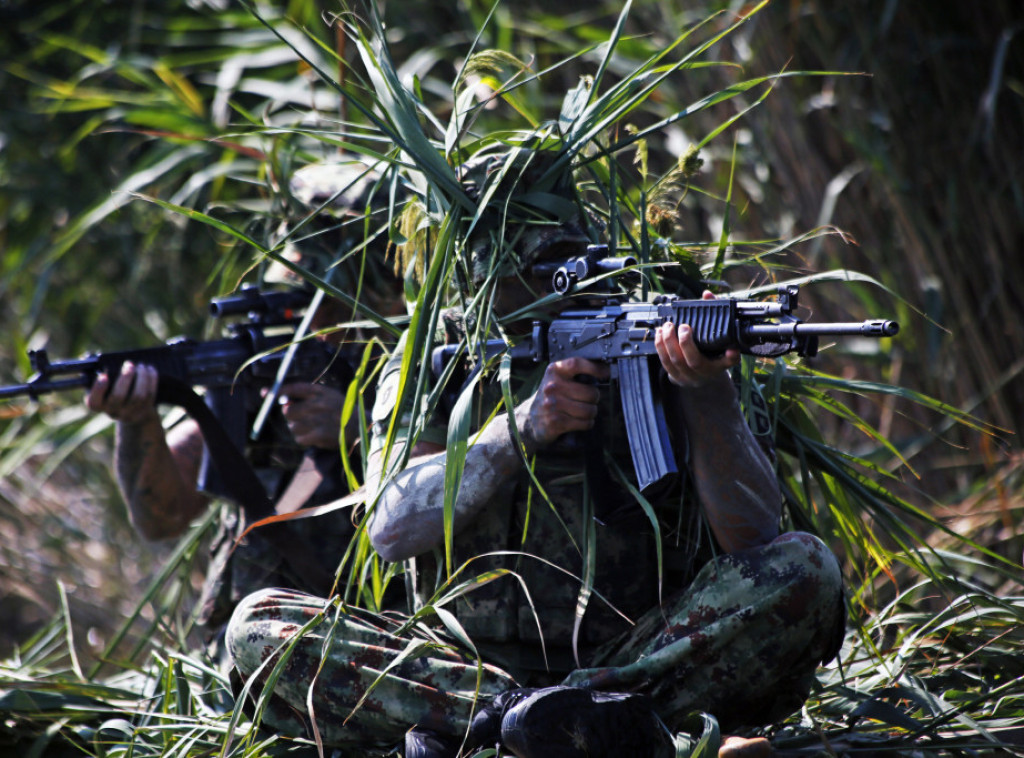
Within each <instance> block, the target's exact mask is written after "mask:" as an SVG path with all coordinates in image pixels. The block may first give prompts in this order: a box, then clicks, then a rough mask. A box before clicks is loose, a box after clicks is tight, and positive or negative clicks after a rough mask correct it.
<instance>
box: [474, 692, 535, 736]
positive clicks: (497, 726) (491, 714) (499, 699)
mask: <svg viewBox="0 0 1024 758" xmlns="http://www.w3.org/2000/svg"><path fill="white" fill-rule="evenodd" d="M536 691H537V690H536V689H531V688H528V687H519V688H516V689H511V690H506V691H505V692H502V693H499V694H498V695H496V696H495V697H494V699H493V700H492V701H491V702H490V703H488V704H487V705H485V706H484V707H483V708H481V709H480V710H479V711H477V713H476V715H475V716H474V717H473V723H472V725H471V726H470V727H469V739H468V742H469V744H471V745H473V746H474V747H484V748H487V747H494V746H495V745H497V744H498V743H500V742H501V722H502V720H503V719H504V718H505V714H506V713H508V712H509V709H511V708H512V707H514V706H515V705H517V704H518V703H520V702H522V701H523V700H525V699H526V698H528V697H529V696H530V695H532V694H533V693H534V692H536Z"/></svg>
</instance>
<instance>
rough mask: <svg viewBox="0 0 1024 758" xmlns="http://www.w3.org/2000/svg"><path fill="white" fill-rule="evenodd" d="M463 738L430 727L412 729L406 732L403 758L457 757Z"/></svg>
mask: <svg viewBox="0 0 1024 758" xmlns="http://www.w3.org/2000/svg"><path fill="white" fill-rule="evenodd" d="M460 743H461V740H457V739H455V738H454V737H451V736H448V735H443V734H438V733H437V732H434V731H431V730H429V729H417V728H413V729H410V730H409V731H408V732H406V733H405V751H404V752H403V753H402V755H403V758H455V756H456V755H458V753H459V744H460Z"/></svg>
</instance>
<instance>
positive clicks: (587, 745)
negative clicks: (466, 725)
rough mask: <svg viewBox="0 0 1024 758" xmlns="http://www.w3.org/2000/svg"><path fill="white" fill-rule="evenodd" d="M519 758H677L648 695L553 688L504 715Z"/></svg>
mask: <svg viewBox="0 0 1024 758" xmlns="http://www.w3.org/2000/svg"><path fill="white" fill-rule="evenodd" d="M501 741H502V743H503V744H504V745H505V747H506V748H508V749H509V750H511V751H512V752H513V753H515V755H516V756H517V758H672V757H673V756H674V755H675V743H674V742H673V740H672V737H671V736H670V735H669V733H668V730H667V729H666V728H665V727H664V726H663V725H662V723H661V721H660V719H659V718H658V716H657V714H656V713H655V712H654V709H653V708H652V707H651V702H650V700H649V698H647V697H646V696H644V695H636V694H624V693H614V692H598V691H595V690H588V689H583V688H580V687H549V688H546V689H541V690H537V691H536V692H534V693H532V694H531V695H529V696H528V697H526V698H524V699H521V700H520V701H519V702H518V703H516V704H515V705H513V706H512V707H511V708H509V709H508V711H507V712H506V713H505V716H504V718H503V719H502V722H501Z"/></svg>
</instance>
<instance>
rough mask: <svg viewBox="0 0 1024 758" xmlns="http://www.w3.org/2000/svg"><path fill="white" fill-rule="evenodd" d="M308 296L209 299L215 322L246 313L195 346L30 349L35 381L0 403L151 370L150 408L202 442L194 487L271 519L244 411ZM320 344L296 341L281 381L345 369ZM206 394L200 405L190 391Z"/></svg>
mask: <svg viewBox="0 0 1024 758" xmlns="http://www.w3.org/2000/svg"><path fill="white" fill-rule="evenodd" d="M310 299H311V296H310V294H309V293H307V292H302V291H282V292H264V291H260V290H259V289H258V288H256V287H255V286H247V287H243V288H242V289H241V290H240V291H239V293H238V294H236V295H229V296H226V297H220V298H215V299H213V300H211V301H210V312H211V314H212V315H214V316H217V317H229V316H238V315H246V316H247V317H248V320H247V321H241V322H237V323H232V324H230V325H229V326H228V335H229V336H227V337H224V338H222V339H215V340H210V341H205V342H203V341H197V340H194V339H188V338H179V339H175V340H172V341H170V342H168V343H167V344H165V345H160V346H157V347H148V348H139V349H135V350H122V351H115V352H107V353H97V354H94V355H88V356H86V357H84V358H78V359H72V360H66V361H52V362H51V361H50V358H49V356H48V355H47V352H46V351H45V350H32V351H29V362H30V364H31V366H32V369H33V371H34V372H35V373H34V375H33V376H32V377H31V378H30V379H29V380H28V381H27V382H26V383H24V384H18V385H13V386H8V387H0V400H4V399H9V398H14V397H20V396H28V397H31V398H33V399H37V398H38V397H39V396H40V395H43V394H46V393H50V392H58V391H62V390H68V389H74V388H88V387H91V386H92V384H93V382H95V380H96V377H97V376H98V375H99V374H101V373H103V374H106V375H107V376H110V377H111V378H112V379H113V378H114V377H116V376H118V374H120V372H121V366H122V365H123V364H124V363H126V362H128V361H131V362H132V363H135V364H146V365H149V366H153V367H154V368H155V369H156V370H157V372H158V373H159V381H158V385H157V393H156V402H157V403H163V404H168V405H178V406H181V407H182V408H184V409H185V411H186V412H187V413H188V414H189V415H190V416H191V417H192V418H193V419H195V421H196V422H197V423H198V424H199V427H200V429H201V431H202V433H203V439H204V441H205V443H206V447H205V451H204V456H203V464H202V467H201V469H200V482H199V484H200V487H201V488H202V489H203V490H205V491H207V492H210V493H211V494H215V495H220V496H225V497H229V498H231V499H232V500H234V501H236V502H238V503H239V504H240V505H242V506H244V507H245V509H246V513H247V514H248V515H249V516H250V518H251V519H255V518H262V517H264V516H266V515H270V513H271V511H272V504H271V503H270V501H269V498H268V497H267V493H266V492H265V490H264V489H263V486H262V485H261V484H260V483H259V480H258V479H257V478H256V474H255V472H253V471H252V469H251V467H250V466H249V464H248V461H247V460H246V459H245V456H244V454H243V450H244V448H245V444H246V439H247V433H248V426H249V423H250V421H251V413H250V410H251V409H252V406H253V400H254V399H256V400H258V394H255V395H254V393H259V391H260V390H261V389H262V388H265V387H270V386H272V385H273V383H274V382H275V379H276V378H278V374H279V369H280V367H281V362H282V359H283V356H284V354H285V349H286V348H287V347H288V346H289V345H291V344H292V343H293V340H294V337H295V324H296V323H297V322H298V318H297V316H296V313H297V312H299V311H301V310H302V309H304V308H306V307H307V306H308V305H309V303H310ZM336 357H337V356H336V354H335V352H334V351H333V350H332V349H331V348H330V347H328V346H327V345H325V344H324V343H323V342H321V341H319V340H314V339H305V340H302V341H300V342H298V343H295V349H294V351H293V353H292V359H291V362H290V363H289V365H288V366H287V377H288V378H289V379H293V380H296V381H313V380H316V379H318V378H320V377H322V376H324V375H333V376H334V378H335V379H336V380H338V381H342V380H343V379H344V377H342V376H341V374H340V372H344V371H347V370H348V366H347V363H346V362H345V361H343V360H336ZM196 387H202V388H205V390H206V393H205V402H204V399H203V398H200V397H199V395H198V394H197V393H196V392H195V389H194V388H196Z"/></svg>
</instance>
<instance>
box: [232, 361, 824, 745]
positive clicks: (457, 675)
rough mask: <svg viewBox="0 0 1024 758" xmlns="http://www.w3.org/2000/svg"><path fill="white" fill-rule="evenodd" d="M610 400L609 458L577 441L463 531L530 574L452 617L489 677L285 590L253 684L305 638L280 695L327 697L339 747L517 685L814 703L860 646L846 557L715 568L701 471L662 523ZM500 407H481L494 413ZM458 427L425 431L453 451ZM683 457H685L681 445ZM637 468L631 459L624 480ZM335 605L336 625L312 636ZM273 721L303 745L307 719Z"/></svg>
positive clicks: (764, 714)
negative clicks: (846, 624) (300, 728)
mask: <svg viewBox="0 0 1024 758" xmlns="http://www.w3.org/2000/svg"><path fill="white" fill-rule="evenodd" d="M400 354H401V351H400V350H397V351H396V356H400ZM397 368H398V358H396V359H394V360H393V361H392V362H391V364H389V367H388V368H387V369H385V372H384V374H383V376H382V379H381V384H380V389H379V394H378V408H377V409H376V410H375V416H374V417H375V419H377V420H380V421H382V426H383V419H384V418H385V417H386V415H387V414H386V413H383V412H382V411H383V410H390V408H389V407H388V408H380V406H381V405H384V406H387V403H388V398H389V396H390V392H389V389H390V388H389V381H394V380H395V379H396V378H397V374H396V373H395V372H396V371H397ZM523 381H524V382H525V385H524V386H522V387H520V388H519V389H520V390H521V391H520V392H519V393H517V396H518V397H526V396H527V395H528V394H529V392H530V389H529V388H530V387H531V386H532V383H534V382H535V381H536V377H529V378H525V379H524V380H523ZM607 400H608V402H607V404H606V407H605V408H604V410H603V412H602V414H601V418H602V419H604V421H603V427H604V428H603V430H601V431H600V432H599V433H598V435H599V436H597V437H596V439H598V440H602V444H601V446H600V447H599V448H598V449H597V452H596V453H595V452H594V450H592V449H589V448H588V446H587V444H586V443H581V442H580V441H579V440H576V439H574V438H572V437H571V436H569V437H563V438H562V439H560V440H559V441H558V442H557V443H556V444H555V445H553V446H551V447H549V448H546V449H545V450H544V451H543V453H542V454H541V455H538V456H537V457H536V459H535V460H534V461H533V466H534V470H533V473H534V475H535V476H536V479H537V481H538V482H539V483H540V485H541V486H540V488H538V487H537V486H535V485H534V484H532V482H531V478H530V477H529V475H528V473H527V472H526V471H525V470H524V471H523V472H522V475H521V476H520V477H519V480H518V481H517V482H516V483H515V486H514V487H509V488H506V490H505V495H506V496H505V497H498V498H496V499H495V502H493V503H490V504H489V505H488V507H487V508H486V509H484V510H483V511H482V512H481V513H480V514H479V515H478V516H477V517H476V519H475V521H474V522H473V523H471V524H468V525H467V526H466V527H465V528H464V529H462V530H461V531H460V532H459V533H458V534H456V535H455V545H454V550H455V556H454V565H460V564H461V563H462V562H463V561H465V560H468V559H470V558H473V557H474V556H482V555H483V554H485V553H491V554H492V555H489V556H487V557H478V558H476V559H475V560H474V562H473V564H472V569H473V573H483V572H484V571H488V570H494V569H506V570H508V571H509V572H510V573H508V574H505V575H503V576H500V578H497V579H494V580H492V581H490V582H489V583H487V584H484V585H483V586H481V587H480V588H479V589H477V590H475V591H474V592H472V593H470V594H469V595H467V596H464V597H462V598H460V599H459V600H457V601H456V602H455V603H454V608H449V610H453V611H454V612H455V614H456V616H457V618H458V621H459V623H460V624H461V626H462V627H463V629H465V631H466V633H467V634H468V635H469V637H470V638H471V640H472V641H473V644H474V645H475V647H476V650H477V652H478V654H479V660H480V661H484V662H486V664H487V665H484V664H480V665H478V659H477V658H476V656H474V655H472V654H470V653H469V652H468V651H466V650H465V649H461V648H460V647H459V646H458V645H457V644H454V643H453V642H452V641H451V640H450V639H446V638H442V639H444V641H445V642H446V645H445V646H444V647H443V648H442V647H439V646H438V645H437V644H436V640H435V641H434V642H435V644H432V645H430V646H428V647H426V648H416V649H412V648H411V647H410V645H411V644H412V641H413V640H416V639H427V638H428V636H429V635H428V634H427V632H426V631H424V630H419V631H417V630H416V629H408V628H399V624H398V622H395V621H389V620H384V619H378V618H368V617H367V616H366V614H365V613H362V612H356V611H353V610H351V609H345V608H339V607H337V606H330V607H326V606H325V603H326V601H323V600H319V599H317V598H314V597H309V596H302V595H297V594H295V593H290V592H277V591H274V590H269V591H264V592H261V593H258V594H257V595H255V596H253V597H250V598H247V599H246V600H245V601H243V603H242V604H241V605H240V606H239V607H238V609H237V611H236V612H235V614H234V616H233V618H232V621H231V623H230V625H229V629H228V644H229V649H230V652H231V654H232V656H233V658H234V660H235V663H236V665H237V666H238V668H239V669H240V670H241V672H242V673H243V675H245V676H249V675H251V674H252V673H253V672H254V671H256V670H257V668H258V667H259V666H260V664H262V663H263V662H265V661H267V660H268V659H271V658H273V657H274V652H275V651H277V650H279V649H281V650H282V651H283V647H282V646H284V645H286V643H290V642H294V643H295V644H294V648H293V649H292V650H291V652H290V657H289V658H288V661H287V664H286V667H285V669H284V673H283V674H282V676H281V678H280V679H279V680H278V682H277V685H276V687H275V690H274V692H275V694H276V695H278V696H280V697H281V699H282V700H283V701H284V702H286V703H287V704H288V707H289V708H290V709H291V712H292V714H293V715H295V716H303V717H304V716H305V714H306V702H307V696H308V694H309V688H310V686H312V687H313V690H312V703H313V706H314V713H315V714H316V717H317V726H318V728H319V730H320V732H321V736H322V737H323V739H324V740H325V742H326V743H328V744H333V745H339V746H344V745H350V746H354V745H362V746H371V745H377V746H382V747H383V746H388V745H394V744H396V743H398V742H399V741H400V740H401V738H402V735H403V733H404V732H405V731H406V730H407V729H408V728H410V727H411V726H413V725H419V726H421V727H426V728H431V729H435V730H438V731H440V732H442V733H447V734H461V733H463V732H465V730H466V728H467V726H468V724H469V722H470V719H471V717H472V712H473V709H474V706H475V707H479V706H480V704H479V703H475V699H474V694H477V693H478V694H480V695H484V696H486V695H491V694H493V693H496V692H499V691H501V690H503V689H507V688H508V687H510V686H547V685H552V684H558V683H562V682H564V683H567V684H576V685H582V686H587V687H593V688H598V689H604V690H608V691H639V692H645V693H647V694H650V695H651V696H652V697H653V698H654V701H655V703H656V705H657V708H658V712H659V715H660V716H661V717H662V719H663V720H664V721H665V722H666V724H668V725H669V726H670V727H673V728H679V727H680V724H681V722H682V720H683V718H684V717H685V716H686V715H687V714H688V713H689V712H691V711H693V710H698V709H699V710H704V711H708V712H711V713H713V714H714V715H715V716H717V717H718V718H719V720H720V722H721V723H722V725H723V727H725V728H732V727H736V726H740V725H755V724H764V723H768V722H769V721H771V720H773V719H776V718H779V717H781V716H785V715H787V714H788V713H791V712H792V711H793V710H795V709H796V708H798V707H799V705H800V704H801V703H802V702H803V700H804V699H805V698H806V696H807V693H808V690H809V686H810V682H811V679H812V677H813V673H814V671H815V669H816V668H817V665H818V664H819V663H820V662H822V661H827V660H829V659H831V657H833V656H834V654H835V653H836V651H837V649H838V644H839V642H840V640H841V637H842V628H843V617H844V608H843V602H842V587H841V577H840V571H839V567H838V564H837V562H836V559H835V557H834V556H833V555H832V554H831V553H830V552H829V550H828V549H827V548H826V547H825V545H824V544H823V543H821V541H820V540H818V539H817V538H815V537H812V536H810V535H807V534H799V533H792V534H786V535H782V536H780V537H779V538H777V539H776V540H775V541H774V542H772V543H771V544H769V545H766V546H762V547H759V548H755V549H753V550H748V551H745V552H741V553H735V554H731V555H715V553H716V547H715V544H714V540H713V537H712V536H711V534H710V531H709V530H708V529H707V528H706V526H705V525H704V524H703V521H702V520H701V518H700V517H699V514H698V512H697V509H695V508H693V507H692V503H693V502H694V499H693V497H692V493H690V492H689V491H688V488H687V487H686V486H685V482H684V481H682V479H683V478H682V477H681V478H680V481H678V482H676V483H675V484H674V485H673V486H672V487H671V488H669V489H667V490H665V491H663V492H661V493H659V494H658V496H657V497H652V498H651V499H650V505H651V511H649V512H645V510H644V509H642V508H641V507H640V506H639V505H638V504H637V502H636V500H635V498H634V496H633V495H631V494H630V490H629V485H631V484H632V485H634V486H635V483H634V482H633V474H632V470H631V469H632V467H631V466H630V464H629V460H630V459H629V455H628V449H624V448H623V446H624V445H625V442H624V440H625V439H626V435H625V434H624V432H623V428H622V419H621V414H620V413H619V412H618V410H617V403H614V402H612V399H611V397H610V396H609V398H607ZM492 407H493V404H491V403H489V402H488V401H486V400H483V401H482V402H481V404H480V408H481V409H482V410H483V411H485V412H486V411H487V410H489V409H490V408H492ZM485 415H486V413H485ZM444 421H445V419H443V418H441V419H437V420H435V422H434V423H433V424H432V425H431V427H430V428H429V429H428V431H427V432H425V433H424V434H425V435H426V436H428V437H429V436H430V434H431V433H433V434H435V435H436V437H435V438H436V439H437V440H441V441H443V440H444V436H443V430H444V427H445V423H444ZM421 439H422V437H421ZM591 439H594V437H591ZM679 447H685V446H684V445H682V444H681V443H680V441H677V449H679ZM602 453H605V454H604V455H603V456H602ZM618 462H625V464H624V466H622V469H623V471H621V472H620V471H619V470H618V467H617V466H616V463H618ZM625 469H629V470H628V471H626V470H625ZM652 519H656V520H657V522H658V525H659V526H658V533H657V534H656V533H655V530H654V526H653V523H652ZM656 540H658V541H660V544H661V548H662V559H661V566H660V569H661V574H660V575H661V577H662V581H661V584H660V585H659V563H658V556H657V553H656V551H655V549H654V548H655V541H656ZM498 551H501V552H502V553H503V554H501V555H493V553H495V552H498ZM435 558H436V557H435V556H432V555H423V556H418V557H417V558H416V559H415V560H414V561H410V562H408V563H409V570H410V572H411V573H412V575H413V578H414V580H415V583H416V588H417V591H418V592H417V596H416V600H417V602H418V603H420V604H423V603H426V602H427V601H428V599H429V597H430V596H431V595H432V594H433V593H434V591H435V589H436V586H437V584H438V574H439V571H438V568H437V566H438V563H437V561H436V559H435ZM588 566H590V567H592V568H591V569H589V570H588V568H587V567H588ZM442 578H443V577H442ZM591 589H592V590H593V592H592V593H591V591H590V590H591ZM659 598H664V600H663V601H662V602H660V603H659ZM325 608H326V615H325V617H324V618H323V619H322V620H319V621H317V622H315V623H314V624H313V626H312V629H311V630H310V631H309V633H307V634H305V635H303V636H300V638H299V639H298V640H297V641H295V638H296V634H297V632H298V631H299V629H300V628H301V627H302V626H303V625H304V624H305V623H306V622H309V621H311V620H312V619H313V618H314V616H315V615H316V614H317V613H318V612H320V611H325ZM433 633H434V634H438V632H437V631H436V630H434V631H433ZM403 653H405V654H407V655H408V657H405V656H403V655H402V654H403ZM394 662H397V665H396V667H395V668H394V669H388V668H387V667H388V664H389V663H394ZM321 664H322V665H323V669H322V671H320V673H319V675H317V671H318V670H319V669H318V667H319V666H321ZM269 665H271V664H268V666H269ZM268 671H269V668H268V669H267V670H264V671H262V672H261V674H260V678H265V676H266V674H267V673H268ZM378 676H379V677H380V678H379V680H378ZM375 682H376V684H374V683H375ZM367 693H369V694H367ZM364 696H366V699H365V700H364V701H362V703H361V705H359V706H358V707H356V706H357V704H359V703H360V700H361V699H362V698H363V697H364ZM269 720H270V721H272V722H273V723H274V724H275V725H276V726H278V728H285V729H286V730H288V731H290V732H291V733H293V734H295V733H297V732H296V729H297V725H298V723H299V721H298V720H295V721H292V722H291V724H290V725H288V726H285V722H284V720H282V719H279V718H278V715H276V714H270V718H269Z"/></svg>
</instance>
